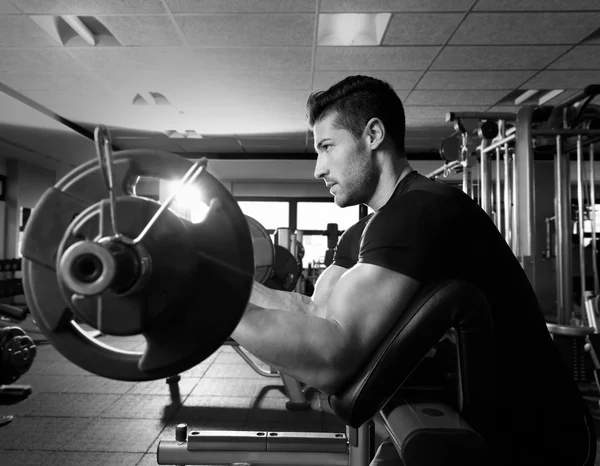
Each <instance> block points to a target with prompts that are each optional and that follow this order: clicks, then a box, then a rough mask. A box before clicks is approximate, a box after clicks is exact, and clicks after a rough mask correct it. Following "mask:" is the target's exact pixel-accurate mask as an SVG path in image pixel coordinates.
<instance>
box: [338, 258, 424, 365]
mask: <svg viewBox="0 0 600 466" xmlns="http://www.w3.org/2000/svg"><path fill="white" fill-rule="evenodd" d="M419 286H420V282H419V281H417V280H415V279H414V278H411V277H409V276H407V275H404V274H401V273H399V272H395V271H393V270H389V269H386V268H383V267H380V266H377V265H372V264H357V265H356V266H354V267H353V268H352V269H350V270H349V271H347V272H346V273H345V274H344V275H343V276H342V277H341V278H340V279H339V280H338V282H337V285H336V286H335V289H334V291H333V293H332V294H331V298H330V300H329V303H328V309H327V316H326V318H327V319H330V320H334V321H336V322H338V323H339V325H340V327H341V328H342V329H343V330H344V332H345V334H346V338H347V341H348V342H349V344H351V345H353V346H354V345H356V347H355V348H352V349H353V351H352V353H353V355H354V357H358V358H359V359H360V360H361V362H362V361H363V360H364V358H366V357H368V356H369V354H371V353H372V352H373V351H374V350H375V348H376V347H377V345H379V343H380V342H381V339H382V338H383V337H384V336H385V335H386V334H387V333H388V332H389V331H390V329H391V327H392V326H393V325H394V323H395V322H396V321H397V320H398V317H399V316H400V315H401V313H402V312H404V310H405V309H406V307H407V306H408V304H409V303H410V302H411V301H412V299H413V297H414V296H415V294H416V292H417V290H418V289H419Z"/></svg>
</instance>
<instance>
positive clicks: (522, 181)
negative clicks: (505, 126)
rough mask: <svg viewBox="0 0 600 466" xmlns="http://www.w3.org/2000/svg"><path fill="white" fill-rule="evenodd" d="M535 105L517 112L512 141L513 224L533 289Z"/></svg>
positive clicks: (534, 287) (534, 249)
mask: <svg viewBox="0 0 600 466" xmlns="http://www.w3.org/2000/svg"><path fill="white" fill-rule="evenodd" d="M534 110H535V107H523V108H521V109H520V110H519V112H518V113H517V122H516V127H517V132H516V134H517V138H516V141H515V158H514V161H515V170H514V171H513V175H514V179H515V191H516V192H515V198H516V199H517V200H518V203H515V211H516V212H517V218H516V219H515V221H514V222H513V228H515V230H517V232H518V233H517V234H516V235H515V236H516V237H517V238H516V240H517V241H518V248H517V250H518V257H519V259H520V260H521V261H522V265H523V268H524V269H525V272H526V273H527V276H528V277H529V280H530V282H531V285H532V286H533V289H534V290H535V289H536V284H535V262H534V258H535V256H536V241H535V240H536V232H535V199H534V189H535V185H534V167H533V144H532V135H531V133H532V127H531V125H532V116H533V112H534Z"/></svg>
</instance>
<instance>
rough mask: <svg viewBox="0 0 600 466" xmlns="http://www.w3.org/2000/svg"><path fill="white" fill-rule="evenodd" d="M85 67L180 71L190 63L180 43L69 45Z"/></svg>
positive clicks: (190, 56) (71, 51) (188, 55)
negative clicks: (79, 47) (94, 46)
mask: <svg viewBox="0 0 600 466" xmlns="http://www.w3.org/2000/svg"><path fill="white" fill-rule="evenodd" d="M70 53H71V54H72V55H73V56H74V57H75V58H77V60H79V61H80V62H81V63H82V64H83V65H84V66H85V67H86V68H88V69H92V70H94V69H117V70H118V69H123V70H136V71H138V72H139V71H141V70H144V71H145V70H148V69H150V70H154V69H165V70H166V69H168V70H177V71H178V72H183V70H185V69H189V67H190V66H192V65H193V63H192V62H193V60H190V58H192V55H190V53H189V52H188V51H187V49H184V48H182V47H164V48H160V47H106V48H94V49H89V48H81V49H71V50H70Z"/></svg>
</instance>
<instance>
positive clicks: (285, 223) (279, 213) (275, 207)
mask: <svg viewBox="0 0 600 466" xmlns="http://www.w3.org/2000/svg"><path fill="white" fill-rule="evenodd" d="M238 204H239V206H240V209H242V212H243V213H244V215H248V216H249V217H252V218H253V219H254V220H256V221H257V222H258V223H260V224H261V225H262V226H263V227H265V229H267V230H276V229H277V228H287V227H289V226H290V208H289V203H288V202H285V201H239V202H238Z"/></svg>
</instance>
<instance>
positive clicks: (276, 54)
mask: <svg viewBox="0 0 600 466" xmlns="http://www.w3.org/2000/svg"><path fill="white" fill-rule="evenodd" d="M192 53H193V56H194V58H195V60H194V63H196V64H197V66H199V67H200V68H199V69H201V70H204V71H210V70H227V71H269V72H270V71H278V72H292V71H310V69H311V57H312V49H311V48H310V47H256V48H246V47H237V48H220V47H219V48H205V49H202V48H196V49H193V50H192Z"/></svg>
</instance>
